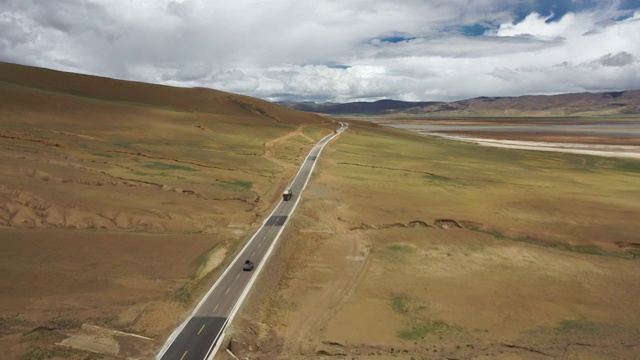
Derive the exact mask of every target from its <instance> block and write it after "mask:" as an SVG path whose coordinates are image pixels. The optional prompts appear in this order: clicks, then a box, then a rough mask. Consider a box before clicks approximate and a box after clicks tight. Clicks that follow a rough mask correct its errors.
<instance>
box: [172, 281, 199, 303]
mask: <svg viewBox="0 0 640 360" xmlns="http://www.w3.org/2000/svg"><path fill="white" fill-rule="evenodd" d="M193 291H194V289H193V286H192V284H191V283H188V284H184V285H182V286H181V287H179V288H178V289H176V291H174V292H173V293H172V294H171V298H172V299H173V301H176V302H179V303H180V304H182V305H184V306H186V305H189V303H191V299H193Z"/></svg>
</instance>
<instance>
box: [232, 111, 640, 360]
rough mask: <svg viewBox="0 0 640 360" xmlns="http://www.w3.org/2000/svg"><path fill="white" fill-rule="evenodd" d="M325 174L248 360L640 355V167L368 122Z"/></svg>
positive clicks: (257, 301)
mask: <svg viewBox="0 0 640 360" xmlns="http://www.w3.org/2000/svg"><path fill="white" fill-rule="evenodd" d="M319 171H320V173H319V175H318V176H317V177H316V178H315V179H314V180H313V181H312V182H311V183H310V186H309V188H308V190H307V192H306V193H305V194H304V199H303V201H302V203H301V208H300V210H299V213H298V215H294V216H293V218H292V219H291V222H290V225H291V227H290V228H288V229H287V230H286V231H285V233H284V234H283V235H284V239H283V241H282V242H281V243H280V248H279V249H278V250H277V253H276V254H275V259H274V261H272V262H271V263H269V264H268V265H267V269H265V276H263V278H262V279H261V281H260V283H259V285H258V287H257V288H255V289H254V292H253V295H252V297H251V298H250V299H249V302H248V305H247V306H246V307H245V308H244V311H243V312H242V313H241V316H240V320H239V321H237V322H236V324H234V325H233V330H232V331H231V338H232V341H231V342H230V348H231V351H233V352H234V353H235V355H237V356H238V357H239V358H245V357H246V358H251V359H316V358H339V359H343V358H344V359H396V358H398V359H407V360H408V359H453V358H455V359H553V358H567V359H612V358H617V359H636V358H637V356H638V354H639V353H640V331H639V329H640V316H639V314H640V305H639V304H638V302H637V298H638V296H639V295H640V289H639V288H638V287H637V284H638V283H639V281H640V268H639V267H638V260H637V259H638V257H639V255H640V243H638V241H637V233H638V230H639V229H640V225H639V224H638V220H637V214H638V213H640V205H639V204H640V190H639V189H638V187H637V177H638V172H640V163H638V162H637V161H636V160H629V159H617V158H605V157H595V156H588V155H577V154H563V153H548V152H536V151H523V150H509V149H499V148H490V147H483V146H479V145H475V144H468V143H460V142H455V141H447V140H442V139H436V138H426V137H424V136H421V135H417V134H411V133H407V132H406V131H401V130H394V129H389V128H385V127H380V126H377V125H374V124H369V123H366V124H365V123H360V124H357V123H352V124H351V126H350V128H349V131H348V132H346V133H345V134H343V135H342V136H341V138H340V140H339V141H338V142H336V143H335V144H333V145H332V146H331V148H330V149H328V151H327V153H326V154H325V158H324V159H322V160H321V161H320V163H319ZM266 274H268V275H266ZM220 358H229V359H231V357H230V356H228V355H221V356H220Z"/></svg>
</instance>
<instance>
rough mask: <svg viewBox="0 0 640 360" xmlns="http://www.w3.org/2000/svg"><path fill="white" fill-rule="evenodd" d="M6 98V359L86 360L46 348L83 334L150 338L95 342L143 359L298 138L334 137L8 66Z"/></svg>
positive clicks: (229, 250)
mask: <svg viewBox="0 0 640 360" xmlns="http://www.w3.org/2000/svg"><path fill="white" fill-rule="evenodd" d="M0 94H1V96H0V239H1V240H0V275H2V277H3V281H2V282H0V349H2V351H1V352H2V355H1V356H0V357H2V359H21V358H33V359H36V358H49V357H54V356H59V357H61V358H71V359H76V358H77V359H84V358H86V357H87V356H88V352H87V351H90V350H91V349H92V348H90V347H89V348H86V347H82V349H85V350H74V349H69V348H68V347H65V346H56V345H54V344H55V343H60V342H62V341H63V340H64V339H65V338H66V337H70V339H71V338H73V339H76V340H77V339H80V340H78V341H76V340H73V341H71V340H69V341H68V342H65V344H77V343H83V344H85V345H86V344H87V343H88V342H87V340H86V339H87V338H89V339H90V338H92V337H95V336H96V333H97V332H96V331H95V328H93V327H91V326H90V325H99V326H102V327H106V328H109V329H115V330H123V331H127V332H134V333H139V334H143V335H147V336H149V337H151V338H152V340H140V339H138V340H135V339H134V340H131V339H129V338H127V339H128V340H126V341H124V342H123V341H120V340H118V341H120V342H119V343H118V341H116V340H114V339H112V338H109V339H106V340H105V339H102V340H101V339H99V338H96V344H98V345H99V344H101V343H104V344H111V345H109V346H110V351H106V352H105V354H107V355H108V354H111V355H109V356H112V355H113V356H127V357H131V356H133V357H136V356H137V357H142V358H146V357H149V356H150V354H152V353H154V352H155V351H157V349H158V348H159V346H160V345H161V344H162V343H163V342H164V340H165V338H166V336H168V334H169V333H170V332H171V331H172V330H173V329H174V328H175V326H177V324H179V323H180V321H181V319H183V318H184V316H185V315H186V314H188V313H189V312H190V307H191V306H192V305H193V303H194V301H196V300H198V299H199V294H201V292H202V291H203V290H204V289H206V288H207V286H208V285H210V284H211V283H212V281H214V280H215V274H216V272H219V271H220V269H221V268H222V265H224V264H226V263H227V262H228V261H229V258H230V257H231V255H233V254H234V252H235V251H236V249H237V248H238V246H239V245H241V244H242V243H243V241H244V240H245V239H246V238H247V236H248V235H251V231H252V230H254V229H255V227H256V225H257V222H258V221H259V220H261V219H262V217H263V216H265V215H266V214H267V213H268V212H269V211H270V210H271V208H272V206H273V205H274V204H275V201H276V200H277V199H278V198H279V196H280V194H281V191H282V190H283V189H284V188H285V187H286V186H287V184H288V182H289V181H290V180H291V178H292V177H293V175H294V174H295V173H296V172H297V169H298V168H297V167H298V164H299V163H300V162H301V161H302V159H303V157H304V155H306V152H307V151H308V150H309V149H310V148H311V146H313V144H314V142H315V139H314V138H311V137H309V136H307V135H305V134H319V133H320V132H321V131H322V129H324V130H325V131H328V130H327V129H334V128H337V126H336V125H333V124H331V122H330V121H328V120H327V119H324V118H321V117H318V116H315V115H311V114H303V113H298V112H295V111H291V110H288V109H284V108H281V107H279V106H275V105H272V104H269V103H267V102H264V101H261V100H257V99H251V98H248V97H244V96H237V95H233V94H229V93H223V92H218V91H214V90H206V89H176V88H170V87H164V86H157V85H149V84H139V83H131V82H125V81H118V80H111V79H100V78H94V77H89V76H83V75H74V74H66V73H60V72H54V71H50V70H44V69H34V68H28V67H22V66H18V65H11V64H5V63H0ZM267 143H269V144H271V146H270V148H269V149H268V154H267V149H266V144H267ZM273 159H277V162H274V160H273ZM214 248H215V249H216V251H212V249H214ZM220 251H222V252H223V253H224V252H226V254H227V257H226V258H225V259H224V260H223V261H222V264H218V263H219V262H217V261H216V264H218V265H217V266H216V265H212V263H211V262H209V259H208V256H210V255H211V254H214V253H219V252H220ZM203 269H205V270H203ZM203 271H205V272H206V273H203ZM83 324H84V325H85V326H82V325H83ZM34 330H35V331H34ZM99 332H101V333H103V332H102V331H99ZM136 341H138V342H139V343H136ZM89 343H90V341H89ZM83 346H84V345H83ZM105 346H107V345H105ZM109 346H107V347H109ZM99 349H101V348H100V347H99V346H98V348H96V351H97V350H99ZM134 350H135V351H134ZM101 352H102V351H101Z"/></svg>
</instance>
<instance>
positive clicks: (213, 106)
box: [0, 62, 319, 123]
mask: <svg viewBox="0 0 640 360" xmlns="http://www.w3.org/2000/svg"><path fill="white" fill-rule="evenodd" d="M0 83H4V84H5V85H8V84H13V85H19V86H21V87H28V88H33V89H40V90H44V91H49V92H55V93H58V94H65V95H74V96H80V97H85V98H89V99H95V100H106V101H118V102H122V103H126V104H139V105H152V106H155V107H163V108H171V109H173V110H179V111H185V112H200V113H214V114H221V115H234V116H236V115H246V116H253V115H258V116H260V117H264V118H270V119H272V120H275V121H277V122H286V123H304V122H308V121H312V122H317V121H319V120H318V118H317V117H309V116H308V115H305V114H304V113H300V112H295V111H291V110H290V109H288V108H285V107H282V106H277V105H274V104H272V103H269V102H267V101H264V100H260V99H256V98H252V97H249V96H243V95H236V94H232V93H227V92H224V91H219V90H212V89H205V88H176V87H171V86H163V85H155V84H146V83H140V82H133V81H125V80H117V79H110V78H104V77H96V76H88V75H82V74H74V73H67V72H61V71H55V70H50V69H44V68H36V67H30V66H23V65H17V64H10V63H4V62H0ZM5 91H6V90H3V93H4V92H5ZM3 105H6V101H3ZM19 105H21V106H22V105H26V104H25V103H21V104H19Z"/></svg>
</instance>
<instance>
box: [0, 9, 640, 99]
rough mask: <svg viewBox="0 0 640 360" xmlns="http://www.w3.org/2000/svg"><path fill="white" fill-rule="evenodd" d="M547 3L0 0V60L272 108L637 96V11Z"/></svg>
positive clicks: (639, 41)
mask: <svg viewBox="0 0 640 360" xmlns="http://www.w3.org/2000/svg"><path fill="white" fill-rule="evenodd" d="M550 3H552V2H548V1H543V0H537V1H533V2H526V3H523V2H521V1H519V0H511V1H501V0H482V1H473V2H469V1H467V0H402V1H386V0H323V1H316V2H303V1H294V0H269V1H265V0H235V1H228V2H222V1H209V0H136V1H130V0H109V1H107V0H57V1H43V0H0V5H1V6H0V9H1V10H0V33H1V34H2V36H0V60H5V61H11V62H18V63H24V64H30V65H37V66H43V67H50V68H55V69H60V70H67V71H74V72H82V73H90V74H96V75H101V76H111V77H116V78H123V79H131V80H138V81H146V82H157V83H164V84H169V85H177V86H204V87H212V88H218V89H221V90H225V91H231V92H239V93H243V94H247V95H251V96H258V97H262V98H266V99H270V100H278V99H282V98H287V99H300V100H305V99H310V100H316V101H354V100H377V99H381V98H395V99H403V100H454V99H462V98H466V97H476V96H482V95H486V96H505V95H521V94H529V93H545V94H549V93H559V92H567V91H594V90H597V89H603V88H606V89H607V90H609V89H611V90H623V89H628V88H640V65H639V63H638V61H637V60H636V59H638V57H639V56H640V12H638V11H637V6H636V7H633V6H630V5H629V2H617V1H611V2H598V1H581V2H576V1H570V0H566V1H564V0H563V1H560V2H556V3H555V5H553V6H551V5H550ZM470 29H471V30H470ZM469 35H471V36H469Z"/></svg>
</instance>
